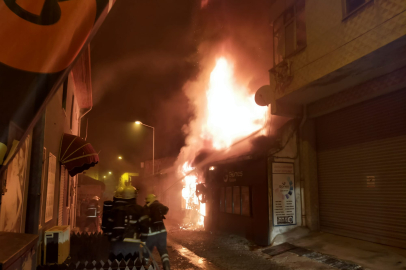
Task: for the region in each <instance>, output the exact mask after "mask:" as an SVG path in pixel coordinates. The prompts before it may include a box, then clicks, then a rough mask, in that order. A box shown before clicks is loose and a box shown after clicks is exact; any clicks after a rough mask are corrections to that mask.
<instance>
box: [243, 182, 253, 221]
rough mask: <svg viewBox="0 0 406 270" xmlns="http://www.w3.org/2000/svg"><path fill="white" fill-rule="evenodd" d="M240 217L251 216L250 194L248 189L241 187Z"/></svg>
mask: <svg viewBox="0 0 406 270" xmlns="http://www.w3.org/2000/svg"><path fill="white" fill-rule="evenodd" d="M241 215H243V216H251V193H250V188H249V187H241Z"/></svg>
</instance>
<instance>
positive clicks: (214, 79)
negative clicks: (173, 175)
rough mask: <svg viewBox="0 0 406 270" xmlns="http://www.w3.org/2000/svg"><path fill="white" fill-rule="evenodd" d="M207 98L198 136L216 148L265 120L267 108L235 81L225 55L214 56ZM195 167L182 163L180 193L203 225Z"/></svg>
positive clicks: (258, 125)
mask: <svg viewBox="0 0 406 270" xmlns="http://www.w3.org/2000/svg"><path fill="white" fill-rule="evenodd" d="M206 101H207V107H206V108H205V109H204V110H205V112H204V119H202V120H203V124H202V129H201V133H200V137H199V138H198V139H200V140H205V141H209V142H210V143H211V147H212V148H214V149H216V150H220V149H225V148H229V147H230V146H231V145H232V144H233V143H234V142H236V141H237V140H239V139H241V138H244V137H246V136H248V135H250V134H251V133H253V132H254V131H257V130H259V129H261V128H262V127H263V126H264V124H265V122H266V112H267V108H266V107H260V106H258V105H256V103H255V100H254V95H250V94H249V90H248V87H246V86H244V85H239V84H238V83H237V81H236V80H235V78H234V70H233V66H232V64H230V63H229V62H228V60H227V59H226V58H224V57H221V58H219V59H217V61H216V65H215V67H214V69H213V71H212V72H211V74H210V79H209V85H208V89H207V92H206ZM202 118H203V117H202ZM195 138H196V137H195ZM194 150H195V151H199V150H200V149H194ZM210 169H211V170H213V169H214V167H213V168H210ZM194 170H195V168H193V167H191V165H190V163H189V162H188V161H187V162H185V163H184V164H183V166H182V169H181V171H182V173H183V175H184V179H183V182H184V188H183V190H182V196H183V198H184V199H185V201H186V209H190V210H196V212H198V213H199V221H198V225H201V226H203V224H204V216H205V215H206V204H204V203H201V199H202V198H201V197H200V198H198V197H197V195H196V185H197V180H198V175H197V172H192V171H194Z"/></svg>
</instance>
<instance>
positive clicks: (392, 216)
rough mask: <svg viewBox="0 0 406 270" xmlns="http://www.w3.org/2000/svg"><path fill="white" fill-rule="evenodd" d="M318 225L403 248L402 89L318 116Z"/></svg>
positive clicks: (405, 157)
mask: <svg viewBox="0 0 406 270" xmlns="http://www.w3.org/2000/svg"><path fill="white" fill-rule="evenodd" d="M316 130H317V148H318V149H317V150H318V177H319V203H320V225H321V230H322V231H325V232H330V233H334V234H339V235H344V236H349V237H353V238H359V239H363V240H367V241H371V242H377V243H382V244H386V245H391V246H397V247H402V248H406V90H400V91H397V92H395V93H392V94H389V95H385V96H382V97H378V98H375V99H373V100H369V101H366V102H363V103H360V104H357V105H354V106H351V107H348V108H345V109H342V110H340V111H337V112H334V113H331V114H329V115H325V116H323V117H320V118H318V119H317V120H316Z"/></svg>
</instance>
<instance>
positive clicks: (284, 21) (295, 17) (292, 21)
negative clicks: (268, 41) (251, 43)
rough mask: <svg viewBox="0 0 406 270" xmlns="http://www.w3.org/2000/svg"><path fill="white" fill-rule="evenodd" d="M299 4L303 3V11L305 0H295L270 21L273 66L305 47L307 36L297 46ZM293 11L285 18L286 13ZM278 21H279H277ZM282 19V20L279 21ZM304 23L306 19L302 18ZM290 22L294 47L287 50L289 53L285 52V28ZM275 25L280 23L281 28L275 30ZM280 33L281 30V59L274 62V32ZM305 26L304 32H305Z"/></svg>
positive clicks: (275, 57) (275, 55)
mask: <svg viewBox="0 0 406 270" xmlns="http://www.w3.org/2000/svg"><path fill="white" fill-rule="evenodd" d="M301 4H303V5H304V6H303V8H304V12H305V8H306V7H305V5H306V4H305V1H304V0H302V2H296V3H295V4H293V5H292V6H290V7H288V8H287V9H286V10H285V11H284V12H283V13H282V14H281V15H280V16H278V17H277V18H276V19H275V20H274V21H273V22H272V46H273V52H272V56H273V64H274V67H276V66H278V65H279V64H281V63H283V62H284V61H285V60H286V59H287V58H289V57H291V56H293V55H295V54H297V53H298V52H300V51H302V50H303V49H305V48H306V47H307V37H306V39H305V44H304V45H302V46H298V31H297V30H298V14H300V13H299V12H298V6H300V5H301ZM300 7H301V6H300ZM292 11H293V16H292V17H291V18H289V19H287V15H288V14H289V13H291V12H292ZM278 21H279V23H278ZM280 21H282V22H280ZM304 23H305V24H306V20H304ZM290 24H293V32H294V33H293V39H294V40H293V44H294V49H293V50H292V52H289V54H287V53H286V28H287V26H289V25H290ZM276 25H281V26H280V27H281V28H282V29H278V30H277V31H275V26H276ZM278 32H279V33H282V32H283V35H281V36H283V37H281V39H280V40H282V39H283V42H284V44H283V55H282V60H281V61H279V62H278V63H276V59H277V58H279V57H277V54H276V51H277V48H276V46H275V33H278ZM306 32H307V31H306V28H305V33H306ZM306 36H307V34H306ZM280 40H279V41H278V43H279V42H280Z"/></svg>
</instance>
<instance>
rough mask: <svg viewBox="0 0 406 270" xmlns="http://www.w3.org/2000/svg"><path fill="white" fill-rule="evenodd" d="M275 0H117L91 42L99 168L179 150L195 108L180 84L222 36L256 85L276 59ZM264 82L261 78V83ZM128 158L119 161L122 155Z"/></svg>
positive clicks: (118, 167)
mask: <svg viewBox="0 0 406 270" xmlns="http://www.w3.org/2000/svg"><path fill="white" fill-rule="evenodd" d="M271 2H272V1H265V0H257V1H246V0H211V1H206V0H204V1H203V4H206V3H207V5H206V6H205V7H204V8H202V3H201V1H195V0H119V1H117V2H116V3H115V4H114V6H113V8H112V10H111V12H110V13H109V15H108V17H107V18H106V20H105V21H104V23H103V25H102V26H101V27H100V29H99V31H98V33H97V34H96V36H95V37H94V39H93V41H92V43H91V57H92V83H93V101H94V107H93V109H92V111H91V112H90V113H89V114H88V117H85V119H84V120H82V134H81V136H82V137H84V133H85V127H86V118H87V119H88V121H89V128H88V141H89V142H91V143H92V145H93V146H94V148H95V149H96V150H97V151H101V152H100V163H99V165H98V166H99V172H100V173H101V174H104V173H105V172H106V171H108V170H112V171H115V172H117V173H123V172H124V171H137V170H139V164H140V162H141V161H144V160H146V159H151V157H152V130H150V129H149V128H146V127H143V126H136V125H135V124H134V121H136V120H140V121H142V122H143V123H145V124H147V125H151V126H154V127H155V158H160V157H167V156H177V155H178V153H179V151H180V149H181V147H182V146H183V145H184V143H185V133H184V131H182V127H184V126H186V125H187V124H188V122H189V121H190V120H191V119H193V107H192V106H191V105H189V102H188V99H187V97H186V95H185V94H184V92H183V91H182V88H183V86H184V84H185V83H186V82H187V81H188V80H193V79H194V78H196V77H197V75H198V73H199V71H200V70H201V69H202V68H204V67H202V66H201V64H200V60H201V59H202V58H204V57H205V54H207V53H208V52H209V50H210V49H208V48H217V47H218V46H219V44H222V43H223V42H224V41H225V40H227V41H228V43H232V44H233V45H232V46H231V47H229V49H230V50H232V51H233V52H234V53H235V54H236V55H239V56H238V61H239V62H238V61H237V63H236V64H237V67H236V68H237V69H239V70H237V72H244V68H250V69H251V70H252V69H253V68H255V69H258V76H257V77H256V78H253V81H252V90H255V88H256V87H258V86H259V85H260V84H261V83H262V82H263V81H264V78H265V80H266V78H267V71H268V69H269V68H270V67H271V63H272V56H271V52H272V40H271V35H270V32H269V31H270V28H269V21H268V14H269V6H270V4H271ZM260 82H261V83H260ZM120 155H121V156H122V157H123V160H122V161H119V160H118V156H120Z"/></svg>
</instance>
